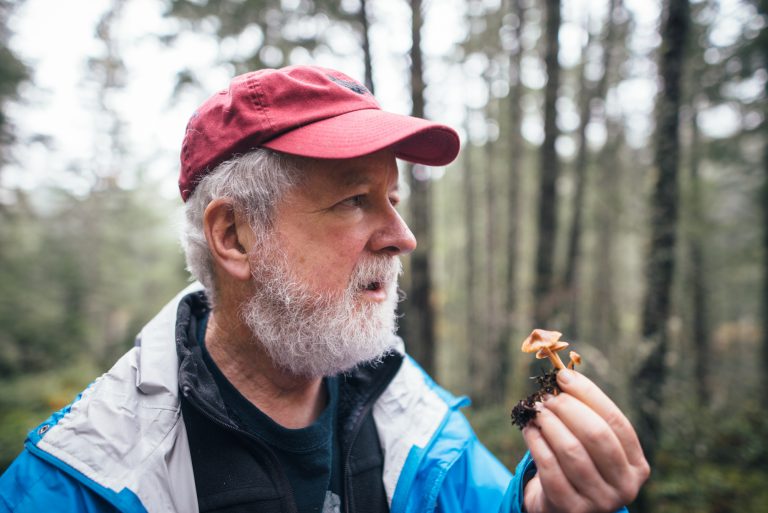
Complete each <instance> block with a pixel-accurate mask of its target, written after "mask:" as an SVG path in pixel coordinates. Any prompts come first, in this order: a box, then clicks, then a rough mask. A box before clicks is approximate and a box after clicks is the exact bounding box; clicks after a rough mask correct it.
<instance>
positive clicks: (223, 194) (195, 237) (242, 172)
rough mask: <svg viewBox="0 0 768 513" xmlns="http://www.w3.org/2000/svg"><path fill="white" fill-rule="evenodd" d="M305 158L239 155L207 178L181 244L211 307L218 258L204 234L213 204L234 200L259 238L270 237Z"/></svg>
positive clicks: (191, 204)
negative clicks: (277, 210) (278, 208)
mask: <svg viewBox="0 0 768 513" xmlns="http://www.w3.org/2000/svg"><path fill="white" fill-rule="evenodd" d="M300 160H301V159H298V158H296V157H293V156H290V155H286V154H283V153H277V152H274V151H271V150H267V149H261V148H260V149H256V150H254V151H251V152H250V153H246V154H244V155H236V156H234V157H233V158H231V159H230V160H227V161H226V162H223V163H222V164H219V165H218V166H216V168H214V169H213V171H211V172H210V173H208V174H206V175H205V176H203V178H202V179H201V180H200V182H199V183H198V184H197V186H196V187H195V190H194V192H193V193H192V195H191V196H190V197H189V199H188V200H187V203H186V208H185V216H184V225H183V229H182V233H181V245H182V247H183V248H184V253H185V256H186V259H187V270H188V271H189V272H190V273H191V274H192V276H193V277H194V278H195V279H197V280H198V281H200V283H202V284H203V286H204V287H205V289H206V292H207V296H208V301H209V302H210V304H211V306H213V305H214V304H215V301H216V296H217V289H216V281H215V275H214V270H213V258H212V256H211V251H210V249H209V247H208V241H207V240H206V238H205V232H204V231H203V216H204V214H205V209H206V208H207V207H208V204H209V203H210V202H211V201H213V200H215V199H219V198H228V199H230V200H231V201H232V203H233V205H234V207H235V208H237V209H241V210H242V211H243V212H244V213H245V216H246V219H247V220H248V222H249V223H250V225H251V228H253V230H254V232H255V233H256V234H257V236H258V235H259V234H265V233H266V232H267V231H268V230H269V229H270V228H271V227H272V226H273V222H274V215H275V206H276V205H277V203H278V202H279V201H280V199H281V198H282V197H283V195H284V194H285V192H286V191H287V190H288V189H289V188H290V187H292V186H293V185H296V184H297V182H298V180H299V177H300V176H301V175H300V173H299V169H298V166H297V164H298V163H299V161H300Z"/></svg>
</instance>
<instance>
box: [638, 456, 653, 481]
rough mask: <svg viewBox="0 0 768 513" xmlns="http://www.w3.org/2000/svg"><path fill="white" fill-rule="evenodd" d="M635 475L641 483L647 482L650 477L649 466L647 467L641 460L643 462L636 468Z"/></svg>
mask: <svg viewBox="0 0 768 513" xmlns="http://www.w3.org/2000/svg"><path fill="white" fill-rule="evenodd" d="M637 474H638V477H639V479H640V482H641V483H644V482H645V481H647V480H648V478H649V477H651V466H650V465H648V462H647V461H646V460H643V462H642V463H641V464H640V465H639V466H638V468H637Z"/></svg>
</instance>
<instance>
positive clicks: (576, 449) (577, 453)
mask: <svg viewBox="0 0 768 513" xmlns="http://www.w3.org/2000/svg"><path fill="white" fill-rule="evenodd" d="M561 450H562V452H563V455H564V456H565V457H566V458H570V459H572V460H573V461H578V460H579V459H580V458H581V457H582V456H583V453H584V449H583V448H582V445H581V443H580V442H579V441H578V440H568V441H567V442H563V446H562V449H561Z"/></svg>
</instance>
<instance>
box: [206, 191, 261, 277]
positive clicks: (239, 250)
mask: <svg viewBox="0 0 768 513" xmlns="http://www.w3.org/2000/svg"><path fill="white" fill-rule="evenodd" d="M203 230H204V232H205V238H206V239H207V240H208V247H209V248H210V251H211V255H212V256H213V260H214V261H215V262H216V265H217V267H219V268H220V269H221V271H223V272H224V273H226V274H227V275H229V276H231V277H232V278H234V279H235V280H239V281H247V280H250V279H251V266H250V262H249V261H248V249H247V248H250V247H251V245H252V244H253V241H254V236H253V231H252V230H251V227H250V225H249V224H248V222H247V221H246V220H245V218H244V217H243V216H242V215H239V214H238V212H236V211H235V207H234V205H233V204H232V202H231V201H230V200H228V199H225V198H219V199H215V200H213V201H211V202H210V203H209V204H208V206H207V207H206V209H205V213H204V214H203Z"/></svg>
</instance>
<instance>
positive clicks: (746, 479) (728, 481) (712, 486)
mask: <svg viewBox="0 0 768 513" xmlns="http://www.w3.org/2000/svg"><path fill="white" fill-rule="evenodd" d="M691 420H692V421H693V422H695V423H696V427H697V430H698V433H696V434H695V435H694V436H693V437H691V436H690V434H688V435H684V434H683V433H681V432H679V431H670V432H668V435H667V437H666V439H665V440H664V441H663V444H662V447H661V449H660V451H659V454H658V463H657V467H656V468H655V469H654V474H653V476H652V480H651V481H650V483H649V485H648V486H649V492H650V496H651V497H652V500H653V503H654V505H655V511H658V512H663V513H678V512H679V513H687V512H690V511H697V512H702V513H707V512H709V513H720V512H729V511H749V512H751V513H766V512H768V488H767V487H766V486H765V485H766V483H768V467H766V465H765V462H766V461H768V417H766V415H765V412H764V411H761V410H760V409H759V407H758V406H757V404H756V403H755V402H749V403H747V404H745V405H743V406H740V407H734V408H732V409H731V408H729V409H728V411H722V412H717V413H709V412H698V413H697V414H696V415H695V418H694V419H691Z"/></svg>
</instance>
